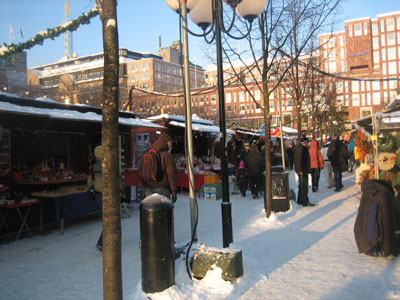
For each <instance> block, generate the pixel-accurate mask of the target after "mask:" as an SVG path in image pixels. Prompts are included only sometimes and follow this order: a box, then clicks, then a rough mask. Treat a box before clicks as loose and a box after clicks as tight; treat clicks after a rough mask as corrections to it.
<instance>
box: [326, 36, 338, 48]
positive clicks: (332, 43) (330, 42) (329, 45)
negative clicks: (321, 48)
mask: <svg viewBox="0 0 400 300" xmlns="http://www.w3.org/2000/svg"><path fill="white" fill-rule="evenodd" d="M335 42H336V41H335V38H334V37H332V38H330V39H329V42H328V47H329V48H334V47H335Z"/></svg>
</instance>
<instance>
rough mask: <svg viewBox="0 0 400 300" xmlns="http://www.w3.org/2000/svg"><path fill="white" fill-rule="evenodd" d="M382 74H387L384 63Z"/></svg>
mask: <svg viewBox="0 0 400 300" xmlns="http://www.w3.org/2000/svg"><path fill="white" fill-rule="evenodd" d="M382 74H383V75H386V74H387V70H386V64H382Z"/></svg>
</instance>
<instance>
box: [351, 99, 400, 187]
mask: <svg viewBox="0 0 400 300" xmlns="http://www.w3.org/2000/svg"><path fill="white" fill-rule="evenodd" d="M355 127H356V129H357V139H356V147H357V148H356V149H355V150H354V151H355V156H356V159H358V161H359V162H360V163H361V167H362V168H365V169H367V170H369V172H368V173H367V172H365V171H364V172H365V173H364V174H362V175H361V177H362V178H364V177H366V176H368V177H370V178H375V179H384V180H390V182H391V184H392V187H393V189H394V190H395V191H396V192H398V190H399V187H400V97H399V96H398V97H397V98H396V99H395V100H394V101H392V102H391V103H390V104H389V105H388V107H387V108H386V109H385V110H383V111H382V112H377V113H375V114H373V115H370V116H367V117H364V118H362V119H359V120H357V121H356V124H355ZM362 178H361V179H359V181H360V180H362Z"/></svg>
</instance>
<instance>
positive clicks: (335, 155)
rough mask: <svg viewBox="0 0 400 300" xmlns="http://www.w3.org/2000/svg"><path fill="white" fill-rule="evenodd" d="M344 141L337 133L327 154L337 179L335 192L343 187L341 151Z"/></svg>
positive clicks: (335, 179)
mask: <svg viewBox="0 0 400 300" xmlns="http://www.w3.org/2000/svg"><path fill="white" fill-rule="evenodd" d="M341 148H342V142H341V141H340V140H339V137H338V135H337V134H335V135H334V137H333V141H332V143H331V144H330V145H329V147H328V152H327V156H328V158H329V161H330V162H331V165H332V170H333V178H334V181H335V187H336V188H335V190H334V191H335V192H339V191H340V190H341V189H342V188H343V184H342V169H341V168H342V166H341V163H340V152H341V150H340V149H341Z"/></svg>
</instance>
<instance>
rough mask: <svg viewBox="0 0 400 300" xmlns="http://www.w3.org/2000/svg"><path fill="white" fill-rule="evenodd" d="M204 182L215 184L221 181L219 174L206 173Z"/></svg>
mask: <svg viewBox="0 0 400 300" xmlns="http://www.w3.org/2000/svg"><path fill="white" fill-rule="evenodd" d="M204 183H205V184H215V183H219V175H217V174H215V175H204Z"/></svg>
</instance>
